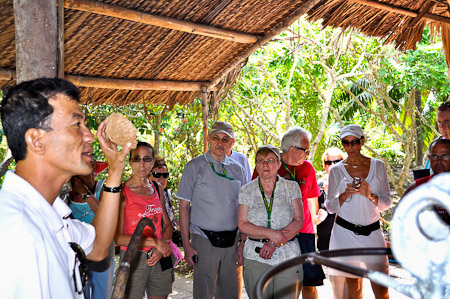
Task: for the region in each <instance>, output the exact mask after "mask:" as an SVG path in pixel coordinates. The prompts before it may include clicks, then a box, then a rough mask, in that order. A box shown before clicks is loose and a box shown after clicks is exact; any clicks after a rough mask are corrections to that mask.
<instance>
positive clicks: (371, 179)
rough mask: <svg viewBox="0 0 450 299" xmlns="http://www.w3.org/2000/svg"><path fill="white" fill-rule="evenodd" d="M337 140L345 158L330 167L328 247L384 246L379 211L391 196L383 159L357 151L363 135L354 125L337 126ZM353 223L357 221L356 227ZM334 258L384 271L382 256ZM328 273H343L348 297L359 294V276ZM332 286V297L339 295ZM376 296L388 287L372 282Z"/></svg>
mask: <svg viewBox="0 0 450 299" xmlns="http://www.w3.org/2000/svg"><path fill="white" fill-rule="evenodd" d="M340 137H341V141H342V145H343V146H344V149H345V151H346V152H347V155H348V157H347V159H345V160H344V161H342V162H341V163H338V164H336V165H335V166H333V167H332V168H331V170H330V174H329V178H328V197H327V200H326V201H325V206H326V208H327V210H328V212H330V213H336V214H337V216H336V220H335V222H336V223H335V225H334V226H333V231H332V233H331V239H330V250H334V249H344V248H366V247H386V242H385V240H384V236H383V233H382V231H381V229H380V224H379V218H380V216H379V214H380V212H382V211H384V210H386V209H387V208H389V206H390V205H391V204H392V199H391V195H390V191H389V183H388V178H387V174H386V168H385V166H384V163H383V162H382V161H380V160H378V159H373V158H368V157H365V156H363V155H362V154H361V147H362V146H363V145H364V142H365V138H364V134H363V131H362V129H361V127H360V126H358V125H348V126H345V127H344V128H343V129H342V130H341V135H340ZM355 225H360V227H356V228H355ZM337 260H338V261H340V262H344V263H347V264H351V265H353V266H356V267H361V268H365V269H370V270H375V271H380V272H383V273H386V274H387V273H388V271H389V267H388V266H389V265H388V260H387V257H386V256H379V255H376V256H356V257H355V256H352V257H341V258H337ZM328 274H329V275H332V276H333V275H334V276H344V277H346V282H347V287H348V298H362V278H358V277H357V276H354V275H351V274H348V273H344V272H341V271H338V270H335V269H331V268H330V269H329V272H328ZM338 289H342V288H339V286H333V291H334V292H335V294H334V295H335V298H342V294H337V293H336V291H335V290H338ZM372 290H373V292H374V294H375V297H376V298H389V293H388V289H387V288H385V287H383V286H380V285H377V284H375V283H372Z"/></svg>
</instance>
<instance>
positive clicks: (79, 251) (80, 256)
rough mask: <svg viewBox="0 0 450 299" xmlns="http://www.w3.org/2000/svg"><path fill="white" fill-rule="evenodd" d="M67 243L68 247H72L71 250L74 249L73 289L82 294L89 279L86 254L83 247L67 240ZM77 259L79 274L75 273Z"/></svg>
mask: <svg viewBox="0 0 450 299" xmlns="http://www.w3.org/2000/svg"><path fill="white" fill-rule="evenodd" d="M69 245H70V248H72V250H73V251H75V265H74V267H73V283H74V285H75V291H76V292H77V293H78V294H83V293H84V289H85V288H86V285H87V282H88V279H89V277H88V267H87V259H86V254H85V253H84V250H83V248H81V246H80V245H78V244H77V243H75V242H69ZM77 260H78V261H79V262H80V265H79V266H78V271H79V275H77V273H76V271H77V270H76V265H77ZM78 276H79V277H80V281H81V286H80V285H78V282H77V277H78Z"/></svg>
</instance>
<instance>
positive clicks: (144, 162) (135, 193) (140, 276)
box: [116, 142, 174, 298]
mask: <svg viewBox="0 0 450 299" xmlns="http://www.w3.org/2000/svg"><path fill="white" fill-rule="evenodd" d="M153 164H154V156H153V147H152V146H151V145H150V144H148V143H146V142H138V144H137V147H136V149H134V150H132V151H131V153H130V165H131V169H132V173H133V175H132V177H131V178H130V179H129V180H127V181H126V182H125V183H124V184H123V189H122V194H121V204H120V214H119V224H118V229H117V234H116V243H117V244H118V245H121V247H120V249H121V250H120V258H121V260H122V259H123V257H124V255H125V251H126V249H127V247H126V246H127V245H128V243H129V242H130V239H131V235H132V234H133V232H134V230H135V228H136V226H137V224H138V222H139V221H140V220H141V219H142V218H143V217H147V218H150V219H151V220H152V221H153V224H154V225H155V228H156V231H153V230H152V229H151V228H150V227H146V228H145V229H144V232H143V236H142V239H141V243H140V246H139V248H138V252H137V253H136V257H135V258H134V260H133V261H132V263H131V267H130V276H129V278H128V283H127V288H126V291H125V297H126V298H143V296H144V292H146V293H147V298H167V296H168V295H169V294H170V293H171V292H172V283H173V278H174V276H173V268H171V269H165V267H162V265H161V263H160V260H161V258H163V257H169V256H172V255H171V249H170V245H169V242H170V240H171V238H172V225H171V223H170V219H169V216H168V214H167V211H166V208H165V202H164V201H165V199H164V197H162V199H160V197H159V195H158V194H163V193H162V189H161V187H160V186H159V185H158V184H154V183H152V182H150V181H149V180H148V176H149V174H150V171H151V169H152V168H153ZM156 188H159V190H157V189H156ZM158 191H159V192H158ZM149 251H150V252H153V253H152V254H151V256H149V257H148V256H147V252H149Z"/></svg>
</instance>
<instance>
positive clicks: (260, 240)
mask: <svg viewBox="0 0 450 299" xmlns="http://www.w3.org/2000/svg"><path fill="white" fill-rule="evenodd" d="M296 237H297V235H295V236H294V237H293V238H292V239H290V240H289V241H288V242H291V241H294V240H295V238H296ZM248 239H249V240H252V241H256V242H262V243H267V242H269V241H270V239H253V238H250V237H248Z"/></svg>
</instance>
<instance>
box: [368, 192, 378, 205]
mask: <svg viewBox="0 0 450 299" xmlns="http://www.w3.org/2000/svg"><path fill="white" fill-rule="evenodd" d="M370 195H372V197H373V199H370V198H369V200H370V201H371V202H373V203H375V200H377V199H378V195H375V194H373V193H370Z"/></svg>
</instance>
